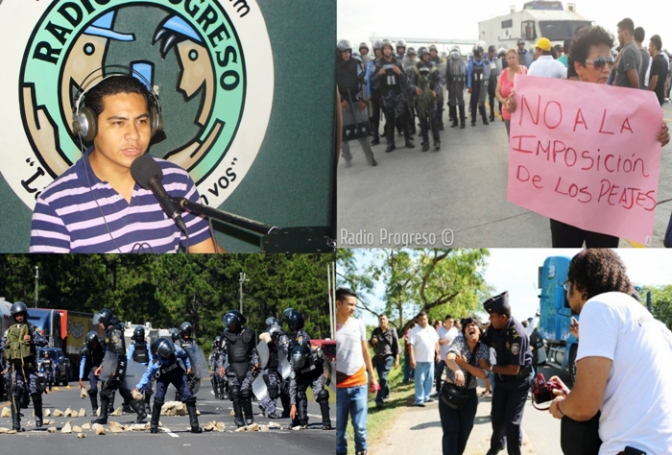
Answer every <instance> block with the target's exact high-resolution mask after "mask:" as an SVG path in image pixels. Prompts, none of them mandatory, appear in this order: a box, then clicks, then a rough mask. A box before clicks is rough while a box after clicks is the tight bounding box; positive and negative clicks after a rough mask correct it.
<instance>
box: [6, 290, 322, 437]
mask: <svg viewBox="0 0 672 455" xmlns="http://www.w3.org/2000/svg"><path fill="white" fill-rule="evenodd" d="M11 314H12V317H13V318H14V324H13V325H12V326H11V327H10V328H9V329H8V330H7V331H6V333H5V334H4V336H3V338H2V340H1V341H0V363H2V364H3V365H4V371H3V372H2V374H3V376H4V382H5V384H10V390H9V391H8V394H9V398H10V400H11V406H10V408H11V415H12V429H14V430H16V431H17V432H19V431H24V430H23V428H22V427H21V409H22V408H27V407H28V403H27V402H26V400H25V398H24V397H25V396H30V398H32V401H33V406H34V413H35V414H34V415H35V426H36V427H37V428H40V427H41V426H42V416H43V414H42V394H43V393H46V390H45V386H46V384H45V381H44V375H43V373H42V371H40V370H38V368H37V363H36V348H37V347H41V346H46V345H47V338H46V337H44V336H43V335H42V334H41V333H40V332H39V330H36V328H35V326H34V325H32V324H31V323H30V322H29V321H28V309H27V307H26V305H25V304H24V303H23V302H16V303H14V304H13V305H12V307H11ZM284 317H285V322H286V324H287V326H288V328H289V330H288V331H285V330H284V329H283V327H282V322H281V321H280V320H279V319H277V318H275V317H269V318H267V319H266V325H267V327H266V329H265V331H264V332H263V333H262V334H260V335H259V337H258V338H259V340H258V339H257V336H256V334H255V332H254V330H252V329H251V328H250V327H249V326H247V325H246V323H247V319H246V317H245V316H244V315H243V314H241V313H240V312H239V311H237V310H232V311H229V312H227V313H226V314H225V315H224V317H223V323H224V331H223V332H222V334H221V335H220V336H218V337H217V338H216V339H215V340H214V342H213V351H212V353H211V355H210V358H209V361H206V359H205V356H204V354H203V351H202V349H201V348H200V347H199V346H198V344H197V342H196V340H195V339H194V338H193V327H192V325H191V323H190V322H188V321H185V322H183V323H182V324H181V325H180V326H179V328H173V329H171V331H170V333H171V335H170V337H160V338H157V339H155V340H153V341H152V343H151V345H150V344H148V343H147V341H146V339H145V330H144V327H142V326H138V327H136V328H135V329H134V331H133V335H132V340H133V342H132V344H131V345H130V346H129V347H128V349H126V343H125V340H124V329H125V327H124V324H123V323H121V322H120V321H119V319H117V317H116V316H114V314H113V313H112V311H110V310H108V309H103V310H100V311H99V312H98V313H97V314H96V315H95V316H94V318H93V325H94V327H96V328H97V329H98V330H99V331H100V332H101V333H102V336H100V335H99V334H98V333H97V332H96V331H91V332H89V333H88V334H87V335H86V337H85V344H84V346H83V347H82V348H81V351H80V355H81V362H80V365H79V386H80V388H82V389H85V388H86V387H85V381H87V382H89V385H90V387H89V389H88V390H87V394H88V396H89V398H90V400H91V409H92V411H93V414H94V415H98V416H97V418H96V419H94V420H93V421H92V423H98V424H106V423H108V416H109V413H110V412H111V411H112V409H113V402H114V396H115V393H116V392H117V391H118V392H119V394H120V395H121V396H122V398H123V399H124V404H123V406H122V409H123V410H124V411H126V412H132V413H135V414H136V415H137V419H136V422H137V423H141V422H143V421H144V420H145V419H146V418H147V416H148V413H151V421H150V432H151V433H157V432H158V427H159V418H160V414H161V408H162V406H163V404H164V403H165V401H167V400H166V392H167V389H168V387H169V385H171V384H172V385H173V386H174V388H175V390H176V394H175V400H176V401H181V402H182V403H184V404H185V405H186V410H187V413H188V415H189V423H190V426H191V432H192V433H201V432H202V429H201V428H200V426H199V424H198V417H197V412H196V393H197V392H198V389H199V387H200V383H201V380H202V379H205V377H206V376H207V374H208V373H210V374H211V375H212V384H213V391H214V393H215V397H216V398H217V399H224V398H225V397H228V398H229V399H230V400H231V401H232V404H233V411H234V423H235V424H236V426H237V427H242V426H246V425H251V424H252V423H253V422H254V417H253V411H252V399H253V397H254V396H257V397H258V399H259V401H260V402H259V409H260V410H261V412H262V414H263V415H265V416H266V417H268V418H269V419H280V418H290V419H291V424H290V425H289V427H290V428H292V429H297V430H298V429H305V428H307V426H308V410H307V407H308V399H307V396H306V390H307V389H308V388H309V387H310V388H312V392H313V396H314V398H315V401H316V402H317V403H318V404H319V405H320V410H321V414H322V429H323V430H331V429H332V427H331V418H330V416H329V392H328V390H327V385H328V383H327V380H328V376H329V375H328V374H325V371H326V372H329V371H330V370H329V368H330V364H329V360H328V359H327V358H326V357H325V355H324V353H323V352H322V350H321V349H319V348H316V347H312V346H311V343H310V336H309V335H308V333H306V331H305V330H304V320H303V315H302V314H301V312H300V311H298V310H296V309H292V308H288V309H287V310H285V311H284ZM260 340H261V341H260ZM208 363H209V365H208ZM43 364H44V362H43ZM208 366H209V368H208ZM42 370H44V368H42ZM259 376H261V377H262V379H263V385H262V386H261V388H260V389H258V390H254V389H253V383H254V382H255V379H256V378H257V377H259ZM153 389H154V390H153ZM152 395H153V396H154V402H153V406H151V407H150V399H151V396H152ZM99 397H100V404H99V401H98V398H99ZM278 398H280V400H281V402H282V414H278V413H277V412H276V403H277V399H278Z"/></svg>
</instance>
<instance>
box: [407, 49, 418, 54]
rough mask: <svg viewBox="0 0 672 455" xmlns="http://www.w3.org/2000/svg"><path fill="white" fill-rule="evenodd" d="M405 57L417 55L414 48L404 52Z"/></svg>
mask: <svg viewBox="0 0 672 455" xmlns="http://www.w3.org/2000/svg"><path fill="white" fill-rule="evenodd" d="M406 55H408V56H411V55H418V53H417V52H415V48H414V47H409V48H408V50H407V51H406Z"/></svg>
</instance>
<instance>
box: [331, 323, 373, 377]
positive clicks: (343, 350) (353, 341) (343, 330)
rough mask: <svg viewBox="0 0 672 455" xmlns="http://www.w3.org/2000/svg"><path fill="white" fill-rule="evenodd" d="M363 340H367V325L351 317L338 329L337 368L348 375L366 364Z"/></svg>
mask: <svg viewBox="0 0 672 455" xmlns="http://www.w3.org/2000/svg"><path fill="white" fill-rule="evenodd" d="M362 341H366V327H365V326H364V323H363V322H362V321H360V320H358V319H355V318H352V317H351V318H350V319H348V322H347V323H346V324H345V325H343V326H342V327H341V326H339V327H337V330H336V370H337V371H340V372H341V373H345V374H347V375H348V376H350V375H353V374H355V373H356V372H357V371H358V370H359V369H360V368H362V366H363V365H364V356H363V355H362Z"/></svg>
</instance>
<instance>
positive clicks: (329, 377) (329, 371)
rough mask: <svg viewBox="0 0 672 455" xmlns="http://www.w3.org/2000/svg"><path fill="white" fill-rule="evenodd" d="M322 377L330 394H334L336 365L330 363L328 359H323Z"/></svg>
mask: <svg viewBox="0 0 672 455" xmlns="http://www.w3.org/2000/svg"><path fill="white" fill-rule="evenodd" d="M322 376H324V377H325V378H326V381H325V383H324V385H326V386H327V387H329V389H330V390H331V392H332V393H336V365H334V363H333V362H330V361H329V359H324V373H322Z"/></svg>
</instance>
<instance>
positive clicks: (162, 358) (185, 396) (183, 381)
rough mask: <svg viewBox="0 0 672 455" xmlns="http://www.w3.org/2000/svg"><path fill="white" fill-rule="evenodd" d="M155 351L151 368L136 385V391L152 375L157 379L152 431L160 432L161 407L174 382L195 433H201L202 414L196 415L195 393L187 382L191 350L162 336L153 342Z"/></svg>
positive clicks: (140, 388)
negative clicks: (200, 420) (199, 424)
mask: <svg viewBox="0 0 672 455" xmlns="http://www.w3.org/2000/svg"><path fill="white" fill-rule="evenodd" d="M151 352H152V356H153V360H152V361H151V362H150V364H149V366H148V367H147V371H145V374H144V375H143V376H142V379H141V380H140V382H139V383H138V384H137V385H136V386H135V390H134V392H137V391H139V390H142V389H144V388H145V387H147V385H148V384H149V383H150V381H151V378H152V377H155V378H156V395H155V396H154V407H153V409H152V420H151V423H150V426H149V431H150V432H151V433H157V432H158V431H159V418H160V416H161V406H163V403H164V401H163V400H164V399H165V397H166V389H168V385H170V384H173V386H174V387H175V389H177V391H178V393H179V397H180V401H181V402H182V403H184V404H186V405H187V413H188V414H189V425H191V432H192V433H201V432H203V430H202V429H201V427H199V426H198V416H197V415H196V397H195V396H193V395H192V394H191V391H190V390H189V385H188V384H187V374H188V373H190V370H191V363H190V361H189V356H188V355H187V353H186V352H185V351H184V350H183V349H181V348H180V347H179V346H176V345H175V344H174V343H173V342H172V341H171V340H169V339H168V338H158V339H157V340H156V341H154V342H153V343H152V347H151ZM178 359H180V360H182V362H184V367H185V368H186V371H185V369H184V368H183V367H182V365H180V363H179V361H178Z"/></svg>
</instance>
